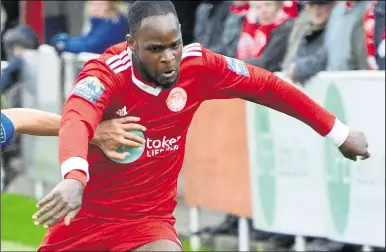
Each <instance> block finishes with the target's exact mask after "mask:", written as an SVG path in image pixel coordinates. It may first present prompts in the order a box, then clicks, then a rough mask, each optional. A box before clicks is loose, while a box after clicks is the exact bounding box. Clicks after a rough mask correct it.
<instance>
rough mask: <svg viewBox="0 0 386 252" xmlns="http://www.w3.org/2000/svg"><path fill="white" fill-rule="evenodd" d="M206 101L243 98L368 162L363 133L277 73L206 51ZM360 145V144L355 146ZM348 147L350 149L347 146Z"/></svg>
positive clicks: (346, 155) (345, 154) (204, 56)
mask: <svg viewBox="0 0 386 252" xmlns="http://www.w3.org/2000/svg"><path fill="white" fill-rule="evenodd" d="M203 50H204V53H203V65H204V71H206V72H205V74H203V76H205V78H206V79H207V80H209V83H208V81H206V83H205V93H204V94H205V98H206V99H229V98H241V99H244V100H248V101H251V102H254V103H257V104H261V105H264V106H267V107H269V108H272V109H274V110H277V111H279V112H282V113H285V114H287V115H289V116H291V117H294V118H296V119H298V120H300V121H302V122H304V123H305V124H307V125H309V126H310V127H311V128H313V129H314V130H315V131H316V132H317V133H319V134H320V135H321V136H324V137H329V138H330V139H331V140H332V141H333V142H334V143H335V144H336V145H337V146H338V147H339V148H340V150H341V152H342V154H343V155H344V156H345V157H347V158H350V159H353V160H356V158H357V156H363V157H364V158H367V157H368V156H369V154H368V152H367V141H366V138H365V137H364V135H363V134H362V133H361V132H356V131H350V128H349V127H348V126H347V125H345V124H343V123H342V122H341V121H339V119H338V118H336V117H335V115H333V114H332V113H330V112H329V111H327V110H326V109H324V108H323V107H322V106H320V105H319V104H317V103H316V102H315V101H313V100H312V99H311V98H310V97H308V96H307V95H306V94H305V93H303V92H302V91H300V90H299V89H298V88H296V87H295V86H293V85H291V84H289V83H288V82H286V81H284V80H282V79H280V78H279V77H277V76H276V75H275V74H274V73H271V72H269V71H267V70H265V69H262V68H259V67H256V66H252V65H249V64H247V63H245V62H243V61H240V60H237V59H234V58H229V57H225V56H223V55H219V54H216V53H213V52H211V51H209V50H207V49H203ZM353 141H357V143H358V144H354V143H353ZM347 145H348V146H347Z"/></svg>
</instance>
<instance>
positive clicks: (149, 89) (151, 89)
mask: <svg viewBox="0 0 386 252" xmlns="http://www.w3.org/2000/svg"><path fill="white" fill-rule="evenodd" d="M127 52H128V54H129V55H130V59H131V50H130V49H129V48H127ZM131 62H133V61H132V60H131ZM131 79H132V80H133V82H134V84H135V85H137V86H138V87H139V88H140V89H142V90H143V91H145V92H146V93H149V94H152V95H154V96H158V95H159V94H160V93H161V91H162V87H156V86H155V85H153V84H152V83H150V82H145V81H143V80H142V79H141V77H140V76H139V74H138V72H137V71H136V70H135V69H134V65H133V64H132V65H131Z"/></svg>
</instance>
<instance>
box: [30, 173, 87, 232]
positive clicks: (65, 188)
mask: <svg viewBox="0 0 386 252" xmlns="http://www.w3.org/2000/svg"><path fill="white" fill-rule="evenodd" d="M83 191H84V186H83V184H82V183H81V182H79V181H78V180H75V179H64V180H62V181H61V182H59V184H57V185H56V187H55V188H54V189H52V191H51V192H50V193H49V194H48V195H47V196H45V197H44V198H43V199H41V200H40V201H39V202H38V203H37V205H36V207H37V208H38V211H37V212H36V213H35V214H34V215H33V216H32V219H33V220H34V224H35V225H44V227H45V228H49V227H52V226H53V225H54V224H56V223H58V222H59V221H61V220H62V219H63V218H64V224H65V225H66V226H68V225H69V224H70V222H71V220H72V219H74V218H75V216H76V215H77V214H78V212H79V210H80V207H81V205H82V197H83Z"/></svg>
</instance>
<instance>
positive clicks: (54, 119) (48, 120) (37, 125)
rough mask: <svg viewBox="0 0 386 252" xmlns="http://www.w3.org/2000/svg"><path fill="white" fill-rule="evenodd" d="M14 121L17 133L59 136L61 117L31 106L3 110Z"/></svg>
mask: <svg viewBox="0 0 386 252" xmlns="http://www.w3.org/2000/svg"><path fill="white" fill-rule="evenodd" d="M1 112H2V113H3V114H5V115H6V116H7V117H8V118H9V119H10V120H11V122H12V123H13V126H14V129H15V133H16V134H28V135H36V136H57V135H58V134H59V124H60V119H61V117H60V116H59V115H57V114H54V113H50V112H46V111H41V110H37V109H30V108H10V109H4V110H2V111H1Z"/></svg>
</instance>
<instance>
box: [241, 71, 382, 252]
mask: <svg viewBox="0 0 386 252" xmlns="http://www.w3.org/2000/svg"><path fill="white" fill-rule="evenodd" d="M303 91H304V92H305V93H307V94H308V95H309V96H311V97H312V98H313V99H314V100H316V101H317V102H318V103H320V104H321V105H323V106H324V107H326V108H327V109H328V110H330V111H331V112H333V113H334V114H335V115H337V116H338V117H339V118H340V119H341V120H342V121H343V122H346V123H348V124H349V125H350V126H351V127H352V128H354V129H358V130H361V131H363V132H365V134H366V136H367V137H368V141H369V150H370V153H371V158H370V159H368V160H366V161H359V162H356V163H355V162H352V161H348V160H347V159H345V158H344V157H343V156H342V155H341V154H340V153H339V150H338V149H337V148H336V147H335V146H334V145H333V144H332V143H331V142H330V141H329V140H327V139H323V138H321V137H320V136H319V135H317V134H316V133H315V132H314V131H313V130H312V129H311V128H309V127H308V126H306V125H305V124H303V123H302V122H300V121H297V120H294V119H292V118H290V117H289V116H286V115H284V114H281V113H279V112H276V111H273V110H268V109H266V108H264V107H261V106H256V105H254V104H252V103H249V104H248V106H247V115H248V132H249V137H248V139H249V150H250V155H249V156H250V171H251V181H252V183H251V184H252V196H253V200H252V204H253V224H254V226H255V227H256V228H258V229H262V230H267V231H271V232H279V233H286V234H295V235H299V236H303V235H304V236H305V235H306V236H317V237H327V238H331V239H333V240H337V241H342V242H348V243H353V244H367V245H371V246H379V247H385V73H384V72H368V71H366V72H361V71H356V72H340V73H322V74H319V75H318V76H317V77H316V78H314V79H313V80H312V81H311V82H310V83H308V84H307V85H306V87H305V88H303Z"/></svg>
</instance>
